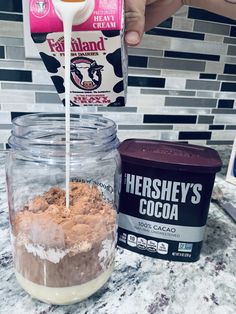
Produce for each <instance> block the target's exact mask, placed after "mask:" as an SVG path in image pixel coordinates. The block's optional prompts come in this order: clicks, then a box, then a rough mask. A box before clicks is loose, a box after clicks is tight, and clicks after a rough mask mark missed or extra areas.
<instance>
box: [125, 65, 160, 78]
mask: <svg viewBox="0 0 236 314" xmlns="http://www.w3.org/2000/svg"><path fill="white" fill-rule="evenodd" d="M128 73H129V74H134V75H137V76H140V75H145V76H159V75H161V71H160V70H156V69H146V68H133V67H132V68H131V67H129V69H128Z"/></svg>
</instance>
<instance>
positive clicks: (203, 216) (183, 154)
mask: <svg viewBox="0 0 236 314" xmlns="http://www.w3.org/2000/svg"><path fill="white" fill-rule="evenodd" d="M119 151H120V154H121V159H122V187H121V195H120V209H119V211H120V213H119V228H118V244H119V245H120V246H121V247H124V248H126V249H128V250H131V251H134V252H137V253H141V254H144V255H148V256H151V257H155V258H160V259H166V260H173V261H183V262H194V261H197V260H198V259H199V256H200V251H201V247H202V242H203V237H204V230H205V226H206V221H207V216H208V210H209V203H210V199H211V193H212V189H213V185H214V179H215V174H216V172H217V171H219V170H220V169H221V166H222V163H221V160H220V157H219V155H218V153H217V152H216V151H215V150H213V149H211V148H207V147H201V146H196V145H188V144H182V143H173V142H165V141H155V140H142V139H130V140H126V141H124V142H123V143H122V144H121V145H120V148H119Z"/></svg>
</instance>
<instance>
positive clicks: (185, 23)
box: [172, 16, 193, 31]
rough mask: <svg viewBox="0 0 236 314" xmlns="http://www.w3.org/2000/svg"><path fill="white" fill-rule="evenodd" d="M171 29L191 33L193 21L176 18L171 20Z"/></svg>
mask: <svg viewBox="0 0 236 314" xmlns="http://www.w3.org/2000/svg"><path fill="white" fill-rule="evenodd" d="M172 28H173V29H179V30H181V31H183V30H186V31H192V30H193V20H190V19H186V18H182V17H176V16H174V18H173V24H172Z"/></svg>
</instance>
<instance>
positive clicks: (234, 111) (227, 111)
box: [212, 109, 236, 121]
mask: <svg viewBox="0 0 236 314" xmlns="http://www.w3.org/2000/svg"><path fill="white" fill-rule="evenodd" d="M212 113H215V114H230V115H232V114H233V115H234V114H236V109H212ZM234 119H235V121H236V117H234Z"/></svg>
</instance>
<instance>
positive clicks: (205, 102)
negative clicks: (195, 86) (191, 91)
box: [165, 97, 217, 108]
mask: <svg viewBox="0 0 236 314" xmlns="http://www.w3.org/2000/svg"><path fill="white" fill-rule="evenodd" d="M216 103H217V99H207V98H189V97H182V98H181V97H166V102H165V105H166V106H174V107H196V108H201V107H203V108H204V107H206V108H215V107H216Z"/></svg>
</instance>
